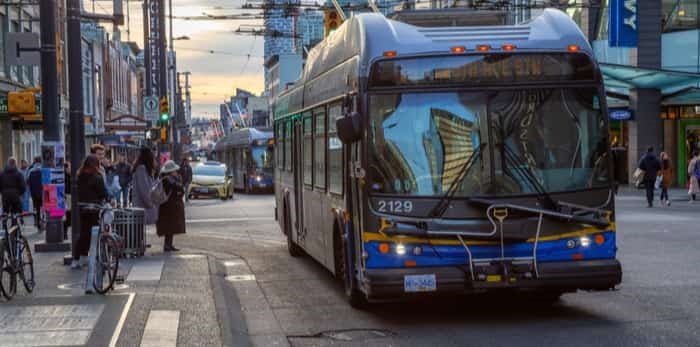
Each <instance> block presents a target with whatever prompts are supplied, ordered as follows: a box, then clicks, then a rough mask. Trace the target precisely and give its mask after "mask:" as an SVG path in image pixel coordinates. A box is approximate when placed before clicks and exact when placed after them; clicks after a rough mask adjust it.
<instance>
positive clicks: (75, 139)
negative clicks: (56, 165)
mask: <svg viewBox="0 0 700 347" xmlns="http://www.w3.org/2000/svg"><path fill="white" fill-rule="evenodd" d="M66 4H67V17H68V20H67V22H68V35H67V36H68V73H69V75H68V95H69V98H70V102H69V109H70V152H71V178H72V179H71V196H72V197H73V198H72V199H71V211H72V213H71V217H72V218H71V241H72V245H73V248H72V250H73V259H75V256H76V255H77V254H75V252H76V251H77V248H78V247H77V242H78V236H79V235H80V232H79V231H80V224H81V220H80V213H79V212H80V206H79V201H78V168H79V167H80V165H81V164H82V161H83V158H85V120H84V119H83V52H82V33H81V29H80V16H81V10H82V6H81V1H80V0H67V3H66ZM42 77H46V76H45V75H42Z"/></svg>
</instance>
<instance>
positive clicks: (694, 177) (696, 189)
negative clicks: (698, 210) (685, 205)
mask: <svg viewBox="0 0 700 347" xmlns="http://www.w3.org/2000/svg"><path fill="white" fill-rule="evenodd" d="M688 177H689V178H688V180H689V182H690V184H689V185H688V195H689V196H690V203H691V204H692V203H693V202H694V201H695V199H696V198H697V195H698V194H700V151H698V150H695V152H693V159H691V160H690V164H688Z"/></svg>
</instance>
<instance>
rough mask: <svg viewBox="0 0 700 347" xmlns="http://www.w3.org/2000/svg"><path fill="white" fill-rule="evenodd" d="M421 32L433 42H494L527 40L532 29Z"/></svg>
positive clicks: (467, 28)
mask: <svg viewBox="0 0 700 347" xmlns="http://www.w3.org/2000/svg"><path fill="white" fill-rule="evenodd" d="M419 32H420V33H421V34H423V35H425V37H427V38H430V39H432V40H433V41H436V42H437V41H455V40H467V41H477V40H478V41H482V42H486V41H493V40H513V41H515V40H527V39H529V38H530V27H526V26H521V27H501V26H498V27H461V28H460V27H447V28H426V29H420V30H419Z"/></svg>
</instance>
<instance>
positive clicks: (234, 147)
mask: <svg viewBox="0 0 700 347" xmlns="http://www.w3.org/2000/svg"><path fill="white" fill-rule="evenodd" d="M273 148H274V138H273V135H272V132H271V131H261V130H258V129H254V128H245V129H234V130H233V131H232V132H231V134H229V135H227V136H226V137H224V138H223V139H221V140H220V141H219V142H217V143H216V146H215V147H214V153H215V156H216V158H217V160H219V161H221V162H222V163H225V164H226V166H227V167H228V175H230V176H232V180H233V187H234V189H238V190H243V191H244V192H246V193H250V192H253V191H271V190H272V189H273V181H272V179H273V175H274V174H273V163H274V161H273Z"/></svg>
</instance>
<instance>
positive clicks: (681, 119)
mask: <svg viewBox="0 0 700 347" xmlns="http://www.w3.org/2000/svg"><path fill="white" fill-rule="evenodd" d="M661 118H663V119H664V120H665V122H666V123H668V124H669V127H670V128H671V129H670V131H669V132H672V134H669V137H673V143H674V145H675V146H674V147H675V148H674V151H673V154H674V156H672V157H673V158H676V160H674V162H675V163H676V167H677V170H676V176H677V180H678V185H679V186H684V185H686V184H687V182H688V181H687V180H688V164H689V163H690V160H691V159H692V156H693V152H694V151H700V106H665V107H664V108H663V111H662V113H661Z"/></svg>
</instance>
